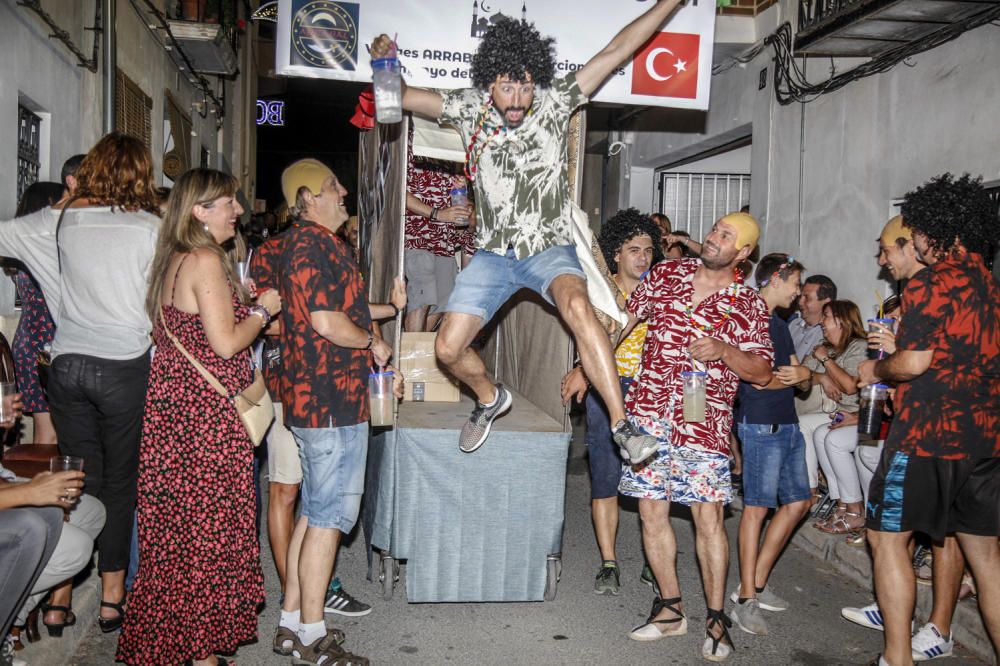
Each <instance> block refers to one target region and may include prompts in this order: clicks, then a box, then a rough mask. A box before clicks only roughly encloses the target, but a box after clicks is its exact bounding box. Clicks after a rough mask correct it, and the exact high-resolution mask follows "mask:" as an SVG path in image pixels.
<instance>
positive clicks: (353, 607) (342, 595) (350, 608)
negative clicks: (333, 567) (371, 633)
mask: <svg viewBox="0 0 1000 666" xmlns="http://www.w3.org/2000/svg"><path fill="white" fill-rule="evenodd" d="M326 595H327V596H326V602H325V603H324V604H323V611H324V612H327V613H339V614H340V615H346V616H348V617H361V616H362V615H368V613H371V612H372V607H371V606H369V605H368V604H366V603H363V602H361V601H358V600H357V599H355V598H354V597H352V596H351V595H350V594H348V592H347V590H345V589H344V588H343V587H340V588H338V589H337V590H327V593H326Z"/></svg>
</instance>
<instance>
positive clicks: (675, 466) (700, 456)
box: [618, 416, 733, 506]
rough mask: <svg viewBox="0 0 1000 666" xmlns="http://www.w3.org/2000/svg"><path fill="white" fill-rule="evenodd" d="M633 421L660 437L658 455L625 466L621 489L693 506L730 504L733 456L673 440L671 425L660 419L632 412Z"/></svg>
mask: <svg viewBox="0 0 1000 666" xmlns="http://www.w3.org/2000/svg"><path fill="white" fill-rule="evenodd" d="M629 419H630V420H631V421H632V423H633V425H636V426H638V427H639V428H641V429H642V430H644V431H646V432H647V433H649V434H650V435H653V436H654V437H656V439H657V440H658V441H659V444H660V448H659V450H658V451H657V453H656V456H655V457H653V458H651V459H650V460H649V461H646V462H645V463H643V464H641V465H633V466H629V467H626V468H625V472H624V473H623V474H622V480H621V483H619V484H618V492H619V493H621V494H622V495H625V496H627V497H638V498H639V499H654V500H668V501H670V502H676V503H678V504H684V505H685V506H690V505H691V504H699V503H704V502H723V503H725V504H729V502H731V501H732V499H733V486H732V481H731V479H730V476H729V456H727V455H726V454H725V453H715V452H713V451H705V450H701V449H693V448H690V447H687V446H674V445H672V444H671V443H670V425H669V424H668V423H667V422H666V421H662V420H660V419H651V418H645V417H637V416H630V417H629Z"/></svg>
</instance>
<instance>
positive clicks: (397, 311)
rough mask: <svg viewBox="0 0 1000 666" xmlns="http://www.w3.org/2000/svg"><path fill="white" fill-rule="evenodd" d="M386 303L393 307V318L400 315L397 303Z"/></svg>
mask: <svg viewBox="0 0 1000 666" xmlns="http://www.w3.org/2000/svg"><path fill="white" fill-rule="evenodd" d="M386 305H388V306H389V307H391V308H392V318H393V319H395V318H396V317H398V316H399V308H397V307H396V304H395V303H386Z"/></svg>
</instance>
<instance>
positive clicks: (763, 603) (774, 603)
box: [729, 585, 788, 613]
mask: <svg viewBox="0 0 1000 666" xmlns="http://www.w3.org/2000/svg"><path fill="white" fill-rule="evenodd" d="M756 598H757V603H758V604H760V607H761V609H762V610H766V611H771V612H773V613H778V612H781V611H784V610H788V602H787V601H785V600H784V599H782V598H781V597H779V596H778V595H777V594H775V593H774V592H772V591H771V587H770V586H769V585H765V586H764V589H763V590H761V591H760V592H758V593H757V597H756ZM729 600H730V601H732V602H733V603H734V604H737V603H739V601H740V588H739V587H737V588H736V589H735V590H733V593H732V594H730V595H729Z"/></svg>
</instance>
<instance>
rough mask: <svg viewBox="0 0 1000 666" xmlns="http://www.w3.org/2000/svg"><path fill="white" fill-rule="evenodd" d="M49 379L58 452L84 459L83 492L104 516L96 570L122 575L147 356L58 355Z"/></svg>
mask: <svg viewBox="0 0 1000 666" xmlns="http://www.w3.org/2000/svg"><path fill="white" fill-rule="evenodd" d="M49 374H50V377H49V386H48V393H49V408H50V410H51V413H52V423H53V425H54V426H55V428H56V434H57V435H58V437H59V452H60V453H62V454H63V455H67V456H79V457H81V458H83V471H84V473H85V474H86V479H85V480H84V483H85V492H86V493H87V494H88V495H93V496H94V497H96V498H97V499H99V500H100V501H101V503H102V504H103V505H104V508H105V509H106V510H107V522H106V523H105V525H104V530H103V531H102V532H101V535H100V536H99V537H98V538H97V549H98V550H99V551H100V554H101V555H100V559H99V564H98V569H99V570H100V571H101V572H102V573H103V572H108V571H122V570H124V569H126V568H127V567H128V561H129V545H130V542H131V537H132V522H133V515H134V512H135V500H136V480H137V477H138V469H139V441H140V439H141V438H142V413H143V407H144V406H145V403H146V381H147V378H148V376H149V354H148V353H146V354H143V355H141V356H138V357H136V358H133V359H128V360H125V361H112V360H108V359H102V358H97V357H94V356H84V355H82V354H60V355H59V356H57V357H56V358H55V360H54V361H53V362H52V370H51V372H50V373H49Z"/></svg>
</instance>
